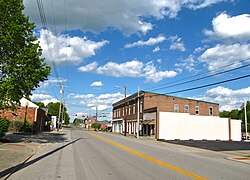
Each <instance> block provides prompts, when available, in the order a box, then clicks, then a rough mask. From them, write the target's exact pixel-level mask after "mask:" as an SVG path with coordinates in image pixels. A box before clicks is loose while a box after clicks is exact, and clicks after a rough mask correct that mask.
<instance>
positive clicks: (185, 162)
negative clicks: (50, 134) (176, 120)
mask: <svg viewBox="0 0 250 180" xmlns="http://www.w3.org/2000/svg"><path fill="white" fill-rule="evenodd" d="M64 133H65V135H64V136H65V137H66V138H67V141H65V142H63V143H54V144H51V145H50V146H49V147H48V148H47V149H46V151H45V152H43V153H42V154H38V155H36V156H35V157H33V158H32V159H31V160H30V161H29V162H26V163H25V164H24V166H23V167H22V168H21V169H20V170H18V171H17V172H16V173H14V174H12V175H11V176H10V177H9V179H14V180H15V179H28V180H29V179H31V180H34V179H54V180H55V179H63V180H64V179H65V180H71V179H72V180H74V179H84V180H85V179H86V180H95V179H97V180H99V179H109V180H113V179H114V180H119V179H129V180H130V179H131V180H133V179H137V180H138V179H151V180H152V179H157V180H158V179H170V180H171V179H216V180H218V179H227V180H229V179H232V180H235V179H249V177H250V165H249V164H244V163H240V162H235V161H231V160H227V159H223V158H219V157H218V156H216V154H215V153H213V152H212V151H211V153H210V151H206V153H203V154H202V153H198V152H197V151H196V150H192V149H191V150H190V149H188V147H187V149H186V148H185V147H182V148H174V147H172V146H171V145H170V144H167V143H163V142H156V141H153V140H151V141H148V140H147V141H146V140H137V139H134V138H131V137H124V136H121V135H117V134H111V133H97V132H89V131H84V130H82V129H80V128H77V127H71V128H69V129H67V130H64ZM204 154H205V155H204Z"/></svg>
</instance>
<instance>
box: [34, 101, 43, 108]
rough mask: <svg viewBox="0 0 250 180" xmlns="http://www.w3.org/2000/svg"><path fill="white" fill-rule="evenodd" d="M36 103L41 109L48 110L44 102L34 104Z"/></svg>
mask: <svg viewBox="0 0 250 180" xmlns="http://www.w3.org/2000/svg"><path fill="white" fill-rule="evenodd" d="M33 103H35V104H36V105H38V106H39V107H40V108H46V106H45V105H44V103H43V102H33Z"/></svg>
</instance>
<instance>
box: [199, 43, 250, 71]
mask: <svg viewBox="0 0 250 180" xmlns="http://www.w3.org/2000/svg"><path fill="white" fill-rule="evenodd" d="M247 58H250V44H242V45H241V44H238V43H236V44H232V45H220V44H218V45H216V46H215V47H213V48H209V49H207V50H206V51H205V52H204V53H203V54H202V55H201V56H200V57H199V60H200V61H202V62H205V63H207V65H208V69H209V70H215V69H217V68H220V67H223V66H226V65H228V64H232V63H235V66H240V65H241V63H240V62H238V61H242V60H245V59H247ZM237 62H238V63H237Z"/></svg>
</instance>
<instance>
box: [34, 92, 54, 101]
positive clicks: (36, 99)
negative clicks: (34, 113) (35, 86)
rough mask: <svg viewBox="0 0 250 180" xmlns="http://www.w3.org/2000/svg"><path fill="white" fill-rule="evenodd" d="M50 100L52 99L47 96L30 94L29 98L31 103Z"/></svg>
mask: <svg viewBox="0 0 250 180" xmlns="http://www.w3.org/2000/svg"><path fill="white" fill-rule="evenodd" d="M50 98H52V96H51V95H49V94H32V95H31V96H30V99H31V100H32V101H39V100H43V99H50Z"/></svg>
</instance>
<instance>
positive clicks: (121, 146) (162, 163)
mask: <svg viewBox="0 0 250 180" xmlns="http://www.w3.org/2000/svg"><path fill="white" fill-rule="evenodd" d="M84 132H85V133H87V134H89V135H91V136H94V137H96V138H99V139H101V140H103V141H105V142H107V143H109V144H112V145H114V146H116V147H119V148H121V149H123V150H125V151H128V152H130V153H132V154H135V155H137V156H140V157H142V158H144V159H147V160H149V161H151V162H154V163H156V164H159V165H161V166H163V167H166V168H168V169H171V170H173V171H176V172H178V173H181V174H183V175H186V176H188V177H191V178H194V179H203V180H205V179H207V178H204V177H202V176H199V175H197V174H194V173H192V172H189V171H186V170H184V169H181V168H178V167H176V166H173V165H171V164H167V163H165V162H162V161H160V160H158V159H155V158H152V157H150V156H148V155H145V154H142V153H140V152H138V151H135V150H133V149H130V148H128V147H125V146H123V145H121V144H118V143H116V142H114V141H111V140H109V139H106V138H104V137H101V136H99V135H96V134H93V133H90V132H86V131H84Z"/></svg>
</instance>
